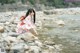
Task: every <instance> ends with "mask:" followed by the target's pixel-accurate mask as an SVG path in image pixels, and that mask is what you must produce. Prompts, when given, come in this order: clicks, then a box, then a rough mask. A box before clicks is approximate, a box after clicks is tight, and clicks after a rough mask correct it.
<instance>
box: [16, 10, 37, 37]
mask: <svg viewBox="0 0 80 53" xmlns="http://www.w3.org/2000/svg"><path fill="white" fill-rule="evenodd" d="M35 16H36V15H35V11H34V9H29V10H28V11H27V13H26V15H25V16H22V17H21V18H20V23H18V25H17V27H18V28H17V33H19V34H22V33H24V32H30V33H32V34H33V35H35V36H36V35H38V34H37V31H36V30H35V19H36V18H35Z"/></svg>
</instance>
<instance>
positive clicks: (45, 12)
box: [43, 11, 53, 15]
mask: <svg viewBox="0 0 80 53" xmlns="http://www.w3.org/2000/svg"><path fill="white" fill-rule="evenodd" d="M43 13H44V14H46V15H50V14H53V11H43Z"/></svg>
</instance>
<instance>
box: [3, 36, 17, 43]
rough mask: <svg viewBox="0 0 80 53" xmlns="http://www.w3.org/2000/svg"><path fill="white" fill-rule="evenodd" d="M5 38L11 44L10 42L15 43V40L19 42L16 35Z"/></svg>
mask: <svg viewBox="0 0 80 53" xmlns="http://www.w3.org/2000/svg"><path fill="white" fill-rule="evenodd" d="M4 40H5V41H6V42H8V43H9V44H10V43H13V42H18V39H17V38H16V37H11V36H7V37H5V38H4Z"/></svg>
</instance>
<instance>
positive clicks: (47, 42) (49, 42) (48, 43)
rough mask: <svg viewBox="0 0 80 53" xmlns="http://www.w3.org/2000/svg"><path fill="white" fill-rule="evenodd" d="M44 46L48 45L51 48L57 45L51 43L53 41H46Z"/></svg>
mask: <svg viewBox="0 0 80 53" xmlns="http://www.w3.org/2000/svg"><path fill="white" fill-rule="evenodd" d="M44 44H46V45H50V46H53V45H55V43H54V42H51V41H45V42H44Z"/></svg>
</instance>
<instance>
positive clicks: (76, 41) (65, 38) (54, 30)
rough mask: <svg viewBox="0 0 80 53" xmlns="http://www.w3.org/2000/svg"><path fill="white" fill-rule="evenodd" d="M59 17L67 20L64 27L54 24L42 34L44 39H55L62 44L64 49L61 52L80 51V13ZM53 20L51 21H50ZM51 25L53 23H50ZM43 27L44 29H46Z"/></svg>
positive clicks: (76, 52) (79, 52) (71, 52)
mask: <svg viewBox="0 0 80 53" xmlns="http://www.w3.org/2000/svg"><path fill="white" fill-rule="evenodd" d="M58 19H61V20H63V21H64V22H65V25H64V26H63V27H59V26H57V25H54V24H53V26H54V27H47V26H45V27H44V28H47V29H48V30H47V31H44V30H43V31H42V32H45V34H42V36H41V39H42V41H43V42H44V41H46V40H49V41H54V42H55V43H56V44H62V45H63V50H62V51H60V53H80V24H79V23H80V15H65V14H64V15H59V16H58ZM49 22H51V21H49ZM48 24H49V25H52V24H50V23H48ZM44 28H43V29H44Z"/></svg>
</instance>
